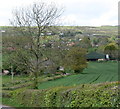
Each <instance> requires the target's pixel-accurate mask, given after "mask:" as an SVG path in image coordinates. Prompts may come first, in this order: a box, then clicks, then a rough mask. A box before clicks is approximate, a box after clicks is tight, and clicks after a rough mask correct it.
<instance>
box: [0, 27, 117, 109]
mask: <svg viewBox="0 0 120 109" xmlns="http://www.w3.org/2000/svg"><path fill="white" fill-rule="evenodd" d="M59 28H60V29H61V32H59V31H56V33H54V34H53V33H52V32H51V31H48V33H50V32H51V33H52V35H47V36H42V37H41V39H40V43H41V47H42V50H43V51H42V50H41V51H42V53H43V54H44V55H43V56H42V57H41V58H40V60H41V59H43V63H42V64H40V65H39V66H46V64H47V65H48V66H47V67H48V69H47V70H46V68H44V67H43V68H42V69H39V72H38V74H39V76H38V77H37V79H38V84H37V86H38V88H37V89H35V88H33V84H34V76H31V71H30V70H31V69H32V67H31V68H30V67H29V66H31V65H32V66H33V65H35V64H34V63H35V62H36V60H34V59H35V58H34V56H33V55H30V54H31V51H29V48H30V47H29V40H27V37H24V36H23V37H22V36H21V34H17V35H16V34H14V31H11V30H12V27H10V28H7V27H6V28H4V29H5V30H6V32H5V33H4V34H3V59H2V62H3V69H7V70H9V71H11V65H12V66H13V71H14V72H16V74H15V75H14V78H13V80H12V77H11V74H9V75H3V78H2V86H3V87H2V93H3V100H2V102H3V104H4V105H8V106H13V107H36V106H38V107H86V106H88V107H89V106H92V107H103V106H106V107H107V106H116V103H118V102H119V101H117V99H118V98H117V93H118V92H117V91H118V90H116V89H117V88H116V87H117V85H118V84H119V82H118V81H119V80H118V61H116V60H117V58H115V59H116V60H110V61H106V62H97V61H95V62H92V61H86V63H88V66H87V68H86V67H85V68H84V70H83V71H82V72H81V71H80V72H78V73H75V72H74V69H72V67H71V69H70V70H69V68H68V67H66V66H64V65H63V64H64V63H66V62H67V61H64V60H65V56H66V54H69V52H67V51H66V52H64V51H65V50H68V48H69V49H70V48H74V47H76V48H77V47H78V46H79V47H81V48H82V47H83V48H84V49H86V51H87V53H89V52H92V51H96V52H99V53H104V48H105V47H106V45H107V44H108V45H109V44H111V43H112V44H114V45H115V47H116V42H117V41H116V40H117V38H116V36H117V35H116V34H117V33H116V30H117V27H96V28H95V27H59ZM8 33H10V34H8ZM60 33H61V34H62V33H64V35H63V36H61V35H60ZM18 36H21V37H18ZM14 39H15V40H14ZM79 39H82V40H83V41H80V40H79ZM105 39H106V40H105ZM9 44H10V45H9ZM70 44H73V46H68V45H70ZM74 44H75V45H74ZM86 44H88V45H86ZM19 50H20V51H19ZM27 50H28V51H27ZM62 50H63V51H62ZM41 51H40V52H41ZM49 51H50V52H49ZM51 51H52V52H51ZM56 51H62V52H56ZM29 53H30V54H29ZM50 53H52V54H50ZM61 53H62V54H61ZM74 53H75V52H74ZM76 53H77V52H76ZM76 53H75V55H76ZM15 56H16V57H15ZM68 56H69V55H68ZM112 56H114V57H115V56H116V55H115V53H114V52H112ZM75 57H76V56H75ZM79 57H82V56H79ZM24 59H25V60H24ZM31 59H33V60H31ZM48 59H49V60H48ZM81 59H82V58H81ZM81 59H80V60H81ZM69 60H72V59H70V58H68V66H69ZM25 61H26V62H27V65H26V63H24V62H25ZM44 61H45V63H44ZM62 61H63V62H62ZM79 63H80V64H81V65H82V62H79ZM52 64H53V66H51V65H52ZM73 64H74V62H73ZM25 65H26V66H25ZM60 66H62V67H64V68H65V71H64V73H68V74H71V75H64V76H63V75H61V74H57V73H56V72H60V71H59V70H57V68H58V67H60ZM34 67H35V66H33V68H34ZM46 72H47V73H46ZM60 73H62V72H60ZM32 75H34V73H33V74H32ZM84 86H85V87H84ZM76 89H77V90H76ZM95 89H96V90H95ZM113 90H114V91H113ZM62 97H63V98H62ZM113 99H115V101H113ZM36 100H37V101H36ZM62 100H63V101H62ZM18 101H19V102H18ZM113 102H114V103H113Z"/></svg>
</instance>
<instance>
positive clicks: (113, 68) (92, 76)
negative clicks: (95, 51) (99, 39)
mask: <svg viewBox="0 0 120 109" xmlns="http://www.w3.org/2000/svg"><path fill="white" fill-rule="evenodd" d="M112 81H118V62H102V63H98V62H89V64H88V68H87V69H85V70H84V71H83V72H82V73H81V74H77V75H71V76H67V77H63V78H61V79H57V80H52V81H46V82H43V83H41V84H39V89H46V88H51V87H58V86H76V85H79V84H96V83H103V82H112Z"/></svg>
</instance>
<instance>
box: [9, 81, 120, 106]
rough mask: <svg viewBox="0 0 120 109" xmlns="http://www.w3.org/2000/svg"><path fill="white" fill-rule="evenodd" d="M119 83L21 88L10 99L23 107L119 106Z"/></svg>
mask: <svg viewBox="0 0 120 109" xmlns="http://www.w3.org/2000/svg"><path fill="white" fill-rule="evenodd" d="M117 85H118V83H112V84H111V83H108V84H98V85H80V86H74V87H56V88H51V89H47V90H33V89H27V90H23V89H21V90H20V89H19V90H16V91H13V92H12V93H11V98H10V99H9V100H13V101H19V104H20V105H21V106H23V107H118V105H120V99H119V97H118V94H119V90H118V87H117Z"/></svg>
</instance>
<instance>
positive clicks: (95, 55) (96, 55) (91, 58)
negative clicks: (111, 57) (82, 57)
mask: <svg viewBox="0 0 120 109" xmlns="http://www.w3.org/2000/svg"><path fill="white" fill-rule="evenodd" d="M86 59H87V60H88V61H96V60H98V59H106V55H105V54H102V53H97V52H91V53H88V54H87V55H86Z"/></svg>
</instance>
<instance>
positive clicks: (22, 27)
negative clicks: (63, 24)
mask: <svg viewBox="0 0 120 109" xmlns="http://www.w3.org/2000/svg"><path fill="white" fill-rule="evenodd" d="M62 13H63V8H58V7H57V6H56V5H55V4H54V3H50V4H47V3H45V2H39V3H38V2H36V3H33V4H32V5H30V6H29V7H22V8H19V9H15V10H13V19H12V20H10V22H11V24H12V25H13V26H14V27H15V28H16V29H17V31H19V32H21V33H22V34H23V35H24V36H26V37H28V38H29V39H30V42H29V48H30V52H31V54H32V55H33V56H34V59H32V61H31V65H30V66H34V70H33V69H32V70H31V71H32V72H33V74H34V77H35V86H34V88H37V83H38V81H37V78H38V72H39V69H40V63H42V62H43V61H44V60H43V59H42V57H43V56H44V54H43V52H42V43H41V41H40V39H41V38H40V37H41V35H42V34H44V32H45V31H46V29H48V28H49V27H51V26H55V25H56V21H57V19H58V18H59V17H60V16H61V14H62ZM30 69H31V68H30Z"/></svg>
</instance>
